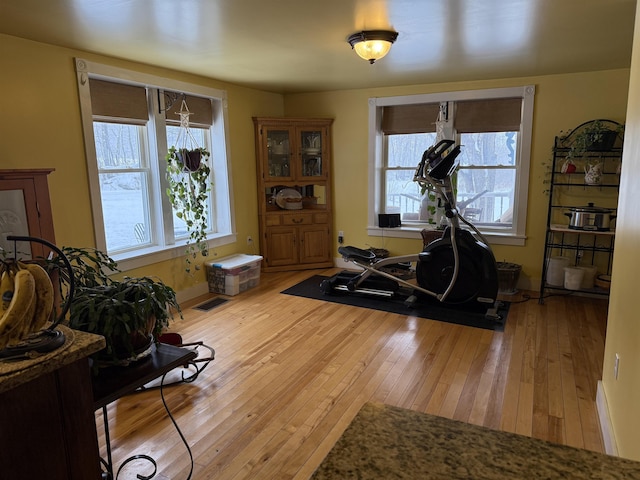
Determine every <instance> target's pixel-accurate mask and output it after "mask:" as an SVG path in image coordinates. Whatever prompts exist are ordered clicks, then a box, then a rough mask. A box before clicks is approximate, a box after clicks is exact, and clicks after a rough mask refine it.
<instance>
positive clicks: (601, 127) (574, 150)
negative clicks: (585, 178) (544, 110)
mask: <svg viewBox="0 0 640 480" xmlns="http://www.w3.org/2000/svg"><path fill="white" fill-rule="evenodd" d="M623 137H624V125H623V124H620V123H617V122H614V121H612V120H604V119H598V120H591V121H589V122H585V123H583V124H582V125H579V126H578V127H576V128H575V129H573V130H571V131H570V132H569V133H567V134H565V135H562V134H561V135H560V137H559V141H560V146H564V147H568V148H569V152H568V153H567V155H566V157H565V158H566V159H572V158H581V157H583V156H584V155H585V154H586V153H587V152H605V151H608V150H611V149H612V148H613V147H614V145H615V143H616V140H617V139H618V138H620V139H622V138H623Z"/></svg>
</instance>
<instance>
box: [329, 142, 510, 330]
mask: <svg viewBox="0 0 640 480" xmlns="http://www.w3.org/2000/svg"><path fill="white" fill-rule="evenodd" d="M453 144H454V141H453V140H441V141H440V142H438V143H437V144H435V145H433V146H432V147H430V148H428V149H427V150H426V151H425V152H424V154H423V155H422V159H421V160H420V163H419V164H418V167H417V168H416V172H415V174H414V178H413V180H414V181H415V182H417V183H418V184H420V185H421V186H423V187H427V186H429V185H431V186H432V187H433V188H434V189H435V191H436V193H437V194H438V195H439V196H440V198H441V199H442V201H443V202H444V213H445V216H446V218H447V219H448V226H447V227H445V229H444V232H443V234H442V237H441V238H439V239H437V240H434V241H432V242H430V243H429V244H428V245H426V246H425V247H424V249H423V250H422V251H421V252H420V253H418V254H412V255H402V256H396V257H390V258H385V259H381V260H379V259H378V260H377V259H376V256H375V254H374V253H373V252H371V251H370V250H363V249H360V248H357V247H353V246H345V247H339V248H338V253H340V254H341V255H342V257H343V258H344V259H345V260H346V261H349V262H352V263H354V264H355V265H357V266H358V267H360V268H362V272H350V271H344V272H340V273H338V274H336V275H334V276H333V277H331V278H329V279H326V280H324V281H323V282H322V283H321V285H320V288H321V290H322V291H323V292H324V293H325V294H330V293H333V292H336V291H340V292H346V293H358V294H364V295H375V296H382V297H398V296H401V295H402V293H401V292H402V291H403V290H404V291H405V292H406V291H407V290H408V292H409V293H408V294H405V296H406V299H405V304H406V305H407V306H409V307H411V306H413V305H414V304H415V303H416V302H422V301H433V300H436V301H438V302H440V303H443V304H445V305H452V306H454V305H455V306H460V307H461V308H466V309H470V310H473V311H484V312H485V315H486V316H487V317H488V318H493V319H497V320H499V316H498V315H497V298H496V297H497V293H498V269H497V265H496V261H495V258H494V256H493V252H492V251H491V248H490V247H489V245H488V242H487V241H486V240H485V238H484V236H483V235H482V233H480V231H479V230H478V229H477V228H476V227H475V226H474V225H473V224H472V223H471V222H469V221H468V220H467V219H465V218H464V217H463V216H462V215H461V214H460V212H459V211H458V209H457V208H456V198H455V194H454V192H453V185H452V182H451V175H452V174H453V172H454V171H455V169H456V167H457V165H458V161H457V160H456V158H457V157H458V155H459V154H460V146H459V145H457V146H455V147H453V148H451V147H452V146H453ZM460 222H462V223H464V224H465V225H466V226H468V227H469V228H470V229H471V230H472V231H473V233H471V231H469V230H467V229H463V228H461V227H460ZM474 234H475V236H474ZM476 237H477V238H476ZM414 263H415V265H416V280H417V285H415V284H414V283H411V282H409V281H407V280H404V279H402V278H399V276H398V275H394V274H392V273H388V272H387V271H384V270H383V268H384V267H389V266H391V265H408V264H414Z"/></svg>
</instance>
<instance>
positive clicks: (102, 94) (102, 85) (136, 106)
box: [89, 78, 149, 122]
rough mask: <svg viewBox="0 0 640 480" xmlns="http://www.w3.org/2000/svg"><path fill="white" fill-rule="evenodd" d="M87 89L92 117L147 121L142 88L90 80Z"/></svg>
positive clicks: (145, 99)
mask: <svg viewBox="0 0 640 480" xmlns="http://www.w3.org/2000/svg"><path fill="white" fill-rule="evenodd" d="M89 89H90V91H91V113H92V114H93V115H97V116H101V117H111V118H114V119H123V120H125V119H126V120H140V121H142V122H146V121H147V120H148V119H149V109H148V107H147V91H146V89H145V88H144V87H138V86H135V85H126V84H124V83H116V82H108V81H106V80H98V79H95V78H91V79H89Z"/></svg>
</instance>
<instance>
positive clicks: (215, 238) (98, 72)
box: [75, 58, 237, 271]
mask: <svg viewBox="0 0 640 480" xmlns="http://www.w3.org/2000/svg"><path fill="white" fill-rule="evenodd" d="M75 64H76V74H77V83H78V94H79V99H80V109H81V117H82V128H83V133H84V139H85V155H86V161H87V171H88V178H89V189H90V196H91V204H92V213H93V227H94V233H95V238H96V248H98V249H100V250H103V251H106V239H105V232H104V221H103V214H102V201H101V195H100V182H99V176H98V164H97V156H96V148H95V139H94V133H93V121H94V117H93V114H92V108H91V96H90V91H89V78H96V79H102V80H107V81H112V82H121V83H126V84H130V85H136V86H142V87H145V88H147V104H148V107H149V121H148V122H147V137H148V161H149V163H150V164H153V163H154V160H155V159H157V160H158V163H157V167H155V166H154V165H150V168H151V177H150V182H151V185H149V189H150V196H151V198H150V199H149V201H150V202H152V203H153V204H154V205H153V208H151V212H150V214H151V215H152V218H151V224H152V225H155V226H156V229H155V231H154V232H150V238H151V239H152V240H153V243H152V244H151V245H146V244H144V245H142V246H141V247H140V248H133V249H129V250H127V251H123V252H119V253H116V254H114V255H111V256H112V257H113V258H114V259H115V260H116V261H118V266H119V267H120V268H121V269H122V270H125V271H126V270H130V269H132V268H138V267H143V266H146V265H149V264H152V263H157V262H160V261H165V260H170V259H173V258H179V257H181V256H182V255H184V247H185V245H186V243H187V240H186V239H184V240H180V239H179V240H176V239H174V235H173V224H172V222H173V220H172V218H171V217H172V206H171V204H170V202H169V198H168V197H167V195H165V194H164V192H165V190H166V188H167V180H166V178H165V176H164V170H163V168H162V167H163V165H164V162H165V160H164V157H165V155H166V152H167V150H168V145H167V140H166V133H165V130H166V123H165V120H164V114H163V113H160V102H162V101H163V96H162V95H157V94H154V93H156V90H159V91H163V90H171V91H180V92H185V93H188V94H192V95H197V96H202V97H208V98H210V99H211V100H212V102H213V115H214V118H213V125H211V127H210V139H209V141H210V143H211V159H215V160H214V161H215V162H216V168H215V169H214V168H213V167H212V169H211V170H212V174H214V175H215V178H213V179H212V184H213V185H215V188H214V189H213V190H212V192H211V195H213V196H214V200H213V203H214V206H215V207H214V209H215V213H216V226H215V228H214V233H212V234H210V235H208V236H207V243H208V245H209V248H215V247H217V246H221V245H227V244H231V243H235V242H236V240H237V238H236V237H237V235H236V232H235V215H234V208H233V205H234V203H233V192H232V179H231V168H230V161H229V159H230V154H229V140H228V131H229V129H228V115H227V94H226V91H224V90H218V89H214V88H210V87H204V86H201V85H196V84H191V83H187V82H182V81H179V80H173V79H169V78H165V77H159V76H156V75H151V74H145V73H140V72H136V71H131V70H126V69H122V68H118V67H113V66H110V65H104V64H100V63H95V62H90V61H87V60H84V59H81V58H76V59H75ZM98 120H100V119H99V118H98ZM168 219H170V221H169V222H168V221H167V220H168Z"/></svg>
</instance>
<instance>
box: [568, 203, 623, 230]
mask: <svg viewBox="0 0 640 480" xmlns="http://www.w3.org/2000/svg"><path fill="white" fill-rule="evenodd" d="M614 211H615V209H613V208H603V207H596V206H595V205H594V204H593V203H591V202H590V203H589V204H588V205H587V206H586V207H572V208H570V209H569V212H565V215H566V216H567V217H569V228H570V229H573V230H589V231H598V232H606V231H609V230H611V222H612V221H613V220H614V219H615V218H616V216H615V215H614V214H613V212H614Z"/></svg>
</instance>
